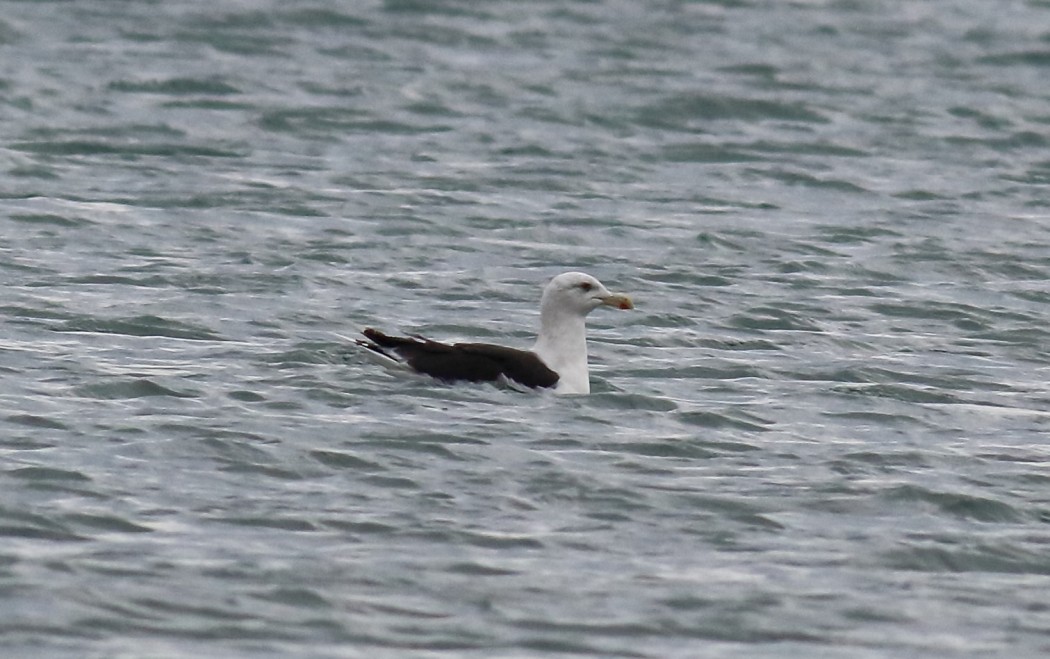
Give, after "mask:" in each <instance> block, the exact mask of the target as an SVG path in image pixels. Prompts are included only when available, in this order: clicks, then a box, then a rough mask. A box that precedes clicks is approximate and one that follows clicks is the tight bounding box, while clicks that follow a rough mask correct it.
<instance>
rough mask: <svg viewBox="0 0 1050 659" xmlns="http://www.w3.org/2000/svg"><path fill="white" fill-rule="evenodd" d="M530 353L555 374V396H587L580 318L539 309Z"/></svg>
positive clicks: (583, 327)
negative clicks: (535, 335)
mask: <svg viewBox="0 0 1050 659" xmlns="http://www.w3.org/2000/svg"><path fill="white" fill-rule="evenodd" d="M532 351H533V352H535V353H536V354H537V355H539V358H540V359H542V360H543V363H544V364H546V365H547V367H548V368H550V369H551V370H553V371H555V372H556V373H557V374H558V385H557V387H555V389H554V391H555V392H557V393H559V394H588V393H590V392H591V382H590V376H589V374H588V372H587V327H586V325H585V324H584V318H583V316H581V315H579V314H578V313H574V312H572V311H567V310H565V309H558V308H555V306H554V305H550V304H546V300H544V304H541V306H540V333H539V336H537V337H536V345H535V346H533V348H532Z"/></svg>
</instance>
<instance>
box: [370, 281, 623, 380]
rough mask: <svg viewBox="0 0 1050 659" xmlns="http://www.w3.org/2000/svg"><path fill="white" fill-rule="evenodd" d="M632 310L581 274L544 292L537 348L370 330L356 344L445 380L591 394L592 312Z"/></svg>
mask: <svg viewBox="0 0 1050 659" xmlns="http://www.w3.org/2000/svg"><path fill="white" fill-rule="evenodd" d="M603 305H604V306H609V307H614V308H617V309H633V308H634V305H633V304H632V303H631V298H629V297H627V296H626V295H618V294H614V293H610V292H609V289H607V288H605V286H603V285H602V283H601V282H600V281H598V280H597V279H595V278H594V277H592V276H590V275H588V274H584V273H582V272H566V273H564V274H560V275H558V276H557V277H555V278H554V279H551V280H550V283H548V284H547V286H546V287H545V288H544V289H543V296H542V297H541V298H540V331H539V335H538V336H537V337H536V343H535V344H534V345H533V346H532V350H518V349H517V348H507V347H504V346H499V345H492V344H489V343H439V342H437V341H431V340H430V339H425V338H423V337H420V336H411V337H405V336H390V335H388V334H384V333H383V332H380V331H379V330H376V329H372V328H368V329H366V330H364V332H362V333H363V334H364V336H365V339H366V340H362V339H358V340H357V343H358V344H359V345H361V346H363V347H365V348H367V349H368V350H370V351H371V352H372V353H373V354H375V355H378V356H379V357H380V358H381V359H382V360H383V361H385V362H389V363H390V364H391V365H397V366H402V367H407V368H409V369H411V370H412V371H415V372H417V373H423V374H426V375H429V376H432V377H434V378H437V379H438V380H442V381H444V382H456V381H467V382H501V381H503V382H508V383H509V384H512V385H513V384H516V385H520V386H525V387H530V388H553V389H554V391H555V393H559V394H586V393H590V391H591V383H590V378H589V375H588V371H587V328H586V325H585V323H584V320H585V318H586V317H587V314H589V313H590V312H591V311H593V310H595V309H597V308H598V307H600V306H603Z"/></svg>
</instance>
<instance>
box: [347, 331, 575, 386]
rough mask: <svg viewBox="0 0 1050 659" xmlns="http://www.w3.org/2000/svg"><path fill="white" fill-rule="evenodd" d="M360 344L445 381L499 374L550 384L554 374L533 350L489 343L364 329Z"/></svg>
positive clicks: (490, 377) (555, 378)
mask: <svg viewBox="0 0 1050 659" xmlns="http://www.w3.org/2000/svg"><path fill="white" fill-rule="evenodd" d="M363 334H364V335H365V338H367V339H368V341H359V342H358V343H360V344H361V345H362V346H364V347H366V348H368V349H369V350H372V351H374V352H377V353H379V354H380V355H383V356H384V357H387V358H389V359H396V360H398V361H402V362H404V363H406V364H407V365H408V366H409V367H410V368H411V369H412V370H414V371H416V372H418V373H423V374H425V375H429V376H431V377H434V378H437V379H439V380H442V381H445V382H456V381H467V382H494V381H498V380H499V379H500V378H501V377H503V378H506V379H508V380H512V381H514V382H516V383H518V384H521V385H524V386H526V387H553V386H554V385H556V384H557V383H558V374H557V373H556V372H554V371H552V370H551V369H550V368H548V367H547V365H546V364H544V363H543V360H541V359H540V358H539V357H538V356H537V355H536V353H534V352H530V351H528V350H517V349H515V348H507V347H504V346H498V345H492V344H489V343H452V344H448V343H439V342H438V341H431V340H430V339H425V338H422V337H404V336H390V335H388V334H384V333H382V332H380V331H379V330H375V329H372V328H369V329H366V330H365V331H364V332H363Z"/></svg>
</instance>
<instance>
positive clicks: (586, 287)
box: [580, 281, 594, 291]
mask: <svg viewBox="0 0 1050 659" xmlns="http://www.w3.org/2000/svg"><path fill="white" fill-rule="evenodd" d="M580 288H581V289H583V290H584V291H590V290H591V289H592V288H594V284H592V283H591V282H589V281H585V282H583V283H582V284H580Z"/></svg>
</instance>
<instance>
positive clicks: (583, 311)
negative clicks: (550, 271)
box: [540, 272, 634, 316]
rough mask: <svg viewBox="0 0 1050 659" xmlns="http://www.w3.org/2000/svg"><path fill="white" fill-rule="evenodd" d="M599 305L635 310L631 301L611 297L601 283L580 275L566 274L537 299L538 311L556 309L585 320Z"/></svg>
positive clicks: (586, 275) (551, 284)
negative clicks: (583, 317) (538, 300)
mask: <svg viewBox="0 0 1050 659" xmlns="http://www.w3.org/2000/svg"><path fill="white" fill-rule="evenodd" d="M602 305H606V306H610V307H615V308H617V309H633V308H634V305H633V304H632V303H631V298H629V297H627V296H626V295H616V294H613V293H610V292H609V289H607V288H605V286H603V285H602V283H601V282H600V281H598V280H597V279H595V278H594V277H592V276H590V275H588V274H585V273H583V272H566V273H563V274H560V275H558V276H557V277H555V278H554V279H551V280H550V283H548V284H547V286H546V287H545V288H544V289H543V297H542V298H541V299H540V309H549V310H552V311H553V310H554V309H557V310H559V311H561V312H563V313H564V312H572V313H575V314H577V315H579V316H586V315H587V314H589V313H590V312H591V311H594V310H595V309H597V308H598V307H600V306H602Z"/></svg>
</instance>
